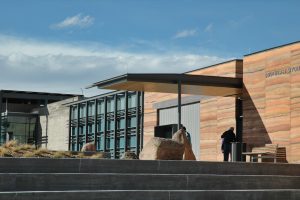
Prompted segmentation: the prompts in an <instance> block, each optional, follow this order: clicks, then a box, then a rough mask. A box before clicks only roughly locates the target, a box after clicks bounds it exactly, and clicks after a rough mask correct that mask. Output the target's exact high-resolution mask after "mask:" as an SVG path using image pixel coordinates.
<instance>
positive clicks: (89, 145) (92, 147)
mask: <svg viewBox="0 0 300 200" xmlns="http://www.w3.org/2000/svg"><path fill="white" fill-rule="evenodd" d="M81 151H83V152H84V151H96V145H95V143H94V142H90V143H86V144H85V145H83V147H82V148H81Z"/></svg>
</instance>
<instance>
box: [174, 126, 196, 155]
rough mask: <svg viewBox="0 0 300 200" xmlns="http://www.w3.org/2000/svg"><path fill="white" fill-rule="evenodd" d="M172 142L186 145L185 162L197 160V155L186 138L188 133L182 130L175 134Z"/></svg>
mask: <svg viewBox="0 0 300 200" xmlns="http://www.w3.org/2000/svg"><path fill="white" fill-rule="evenodd" d="M172 140H174V141H177V142H179V143H181V144H184V156H183V160H196V157H195V154H194V152H193V149H192V145H191V143H190V141H189V140H188V138H187V137H186V133H185V130H184V129H182V128H181V129H179V130H178V131H177V132H176V133H174V134H173V137H172Z"/></svg>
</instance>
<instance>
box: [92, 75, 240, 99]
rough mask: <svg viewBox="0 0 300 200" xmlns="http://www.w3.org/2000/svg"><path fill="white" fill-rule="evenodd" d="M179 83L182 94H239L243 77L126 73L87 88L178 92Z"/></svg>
mask: <svg viewBox="0 0 300 200" xmlns="http://www.w3.org/2000/svg"><path fill="white" fill-rule="evenodd" d="M178 83H181V93H182V94H196V95H206V96H232V95H238V94H240V93H241V89H242V86H243V82H242V79H241V78H229V77H218V76H204V75H190V74H124V75H121V76H117V77H114V78H110V79H107V80H103V81H99V82H96V83H94V84H92V85H90V86H88V87H87V88H92V87H98V88H101V89H110V90H127V91H144V92H161V93H175V94H178Z"/></svg>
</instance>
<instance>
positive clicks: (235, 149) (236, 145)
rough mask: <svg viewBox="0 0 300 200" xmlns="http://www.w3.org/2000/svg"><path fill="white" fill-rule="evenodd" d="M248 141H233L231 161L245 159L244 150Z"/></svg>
mask: <svg viewBox="0 0 300 200" xmlns="http://www.w3.org/2000/svg"><path fill="white" fill-rule="evenodd" d="M245 147H246V143H241V142H232V143H231V154H230V155H231V162H236V161H244V159H243V155H242V152H243V151H244V150H245Z"/></svg>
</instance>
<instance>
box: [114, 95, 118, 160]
mask: <svg viewBox="0 0 300 200" xmlns="http://www.w3.org/2000/svg"><path fill="white" fill-rule="evenodd" d="M117 97H118V95H117V94H115V96H114V107H115V109H114V158H116V152H117V128H118V127H117V111H118V108H117V107H118V106H117V105H118V101H117Z"/></svg>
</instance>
